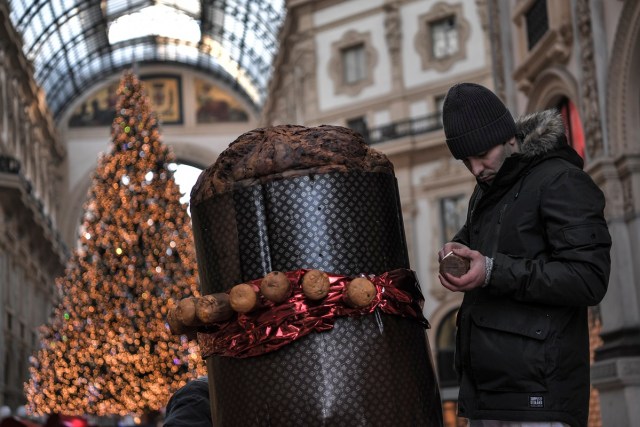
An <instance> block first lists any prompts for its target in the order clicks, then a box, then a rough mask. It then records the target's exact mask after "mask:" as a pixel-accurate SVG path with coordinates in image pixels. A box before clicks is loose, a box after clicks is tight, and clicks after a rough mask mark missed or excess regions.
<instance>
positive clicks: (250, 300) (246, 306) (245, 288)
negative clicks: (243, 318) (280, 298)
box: [229, 283, 258, 313]
mask: <svg viewBox="0 0 640 427" xmlns="http://www.w3.org/2000/svg"><path fill="white" fill-rule="evenodd" d="M229 304H231V308H232V309H233V310H234V311H237V312H238V313H248V312H250V311H251V310H253V309H255V308H256V307H257V305H258V294H257V293H256V291H255V289H254V288H253V286H251V285H249V284H247V283H241V284H239V285H235V286H234V287H233V288H231V291H229Z"/></svg>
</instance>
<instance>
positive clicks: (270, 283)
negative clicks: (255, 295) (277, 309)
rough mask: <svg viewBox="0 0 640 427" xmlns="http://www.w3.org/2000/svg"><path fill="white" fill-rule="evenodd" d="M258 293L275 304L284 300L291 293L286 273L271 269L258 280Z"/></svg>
mask: <svg viewBox="0 0 640 427" xmlns="http://www.w3.org/2000/svg"><path fill="white" fill-rule="evenodd" d="M260 293H261V294H262V295H263V296H264V297H265V298H266V299H268V300H269V301H273V302H275V303H276V304H279V303H281V302H284V301H285V300H286V299H287V298H289V295H291V283H289V278H288V277H287V275H286V274H284V273H281V272H279V271H272V272H271V273H269V274H267V275H266V276H264V278H263V279H262V282H260Z"/></svg>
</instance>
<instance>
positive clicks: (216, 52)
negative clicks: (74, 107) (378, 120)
mask: <svg viewBox="0 0 640 427" xmlns="http://www.w3.org/2000/svg"><path fill="white" fill-rule="evenodd" d="M284 1H285V0H173V1H171V0H155V1H154V0H46V1H45V0H10V1H9V7H10V11H11V12H10V13H11V20H12V22H13V24H14V25H15V27H16V28H17V29H18V31H20V33H21V34H22V35H23V40H24V45H23V50H24V53H25V55H26V56H27V58H29V59H30V60H31V61H32V62H33V65H34V71H35V79H36V81H37V82H38V83H39V84H40V85H41V86H42V88H43V89H44V91H45V93H46V97H47V102H48V104H49V108H50V109H51V111H52V112H53V115H54V117H55V118H56V119H59V118H60V116H61V115H62V114H63V113H64V111H65V110H66V108H67V107H68V106H69V105H70V104H71V102H72V101H73V100H74V99H75V98H77V97H78V96H80V95H81V94H82V93H83V92H84V91H85V90H86V88H88V87H90V86H91V85H92V83H94V82H96V81H98V80H100V79H104V78H108V77H110V76H112V75H113V74H114V73H117V72H119V71H120V70H122V69H124V68H128V67H131V66H132V65H134V64H152V63H155V64H157V63H177V64H185V65H187V66H190V67H193V68H196V69H199V70H202V71H204V72H207V73H210V74H213V75H214V76H215V77H217V78H218V79H222V80H224V81H226V82H227V83H228V84H230V85H231V87H233V88H234V89H235V90H236V91H237V92H238V93H239V94H240V95H241V96H242V97H244V98H246V99H247V101H249V102H250V103H251V104H252V105H253V106H254V107H255V108H256V109H259V108H260V106H261V105H262V103H263V101H264V98H265V95H266V91H267V85H268V81H269V78H270V77H271V69H272V59H273V56H274V55H275V53H276V49H277V33H278V30H279V28H280V24H281V23H282V20H283V18H284V13H285V7H284Z"/></svg>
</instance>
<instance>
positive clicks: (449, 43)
mask: <svg viewBox="0 0 640 427" xmlns="http://www.w3.org/2000/svg"><path fill="white" fill-rule="evenodd" d="M429 26H430V29H429V31H431V41H432V43H433V44H432V46H431V54H432V55H433V59H442V58H446V57H449V56H452V55H454V54H455V53H456V52H458V29H457V28H456V16H455V15H451V16H447V17H446V18H442V19H438V20H437V21H433V22H430V23H429Z"/></svg>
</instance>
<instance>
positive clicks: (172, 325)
mask: <svg viewBox="0 0 640 427" xmlns="http://www.w3.org/2000/svg"><path fill="white" fill-rule="evenodd" d="M176 311H177V307H176V308H172V309H171V310H169V312H168V313H167V323H168V324H169V329H170V330H171V333H172V334H173V335H182V334H184V332H185V327H184V325H182V323H181V322H180V321H179V320H178V319H177V318H176Z"/></svg>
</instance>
